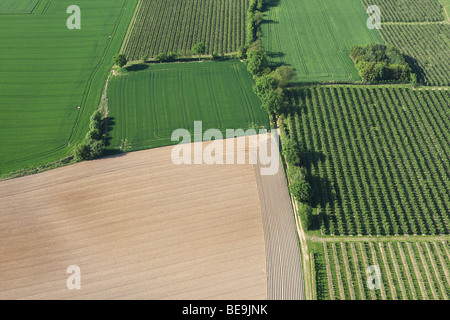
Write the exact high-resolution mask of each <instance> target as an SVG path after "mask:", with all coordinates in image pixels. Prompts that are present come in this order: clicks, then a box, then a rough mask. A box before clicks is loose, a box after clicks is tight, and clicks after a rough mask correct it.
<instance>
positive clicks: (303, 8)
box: [262, 0, 383, 82]
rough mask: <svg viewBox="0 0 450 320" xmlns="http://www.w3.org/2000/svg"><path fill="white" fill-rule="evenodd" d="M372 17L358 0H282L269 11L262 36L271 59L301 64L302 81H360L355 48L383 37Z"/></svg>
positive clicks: (299, 68) (295, 66)
mask: <svg viewBox="0 0 450 320" xmlns="http://www.w3.org/2000/svg"><path fill="white" fill-rule="evenodd" d="M367 19H368V15H367V14H366V12H365V9H364V7H363V6H362V4H361V2H360V1H359V0H339V1H335V0H314V1H309V0H282V1H280V2H279V4H278V5H277V6H274V7H271V8H270V9H269V11H268V12H267V13H266V16H265V21H264V22H263V25H262V32H263V37H262V40H263V44H264V46H265V48H266V50H267V52H268V54H269V56H270V57H271V60H272V61H273V62H274V63H281V64H283V63H286V64H290V65H292V66H293V67H294V68H296V70H297V80H298V81H300V82H326V81H357V80H360V77H359V75H358V73H357V71H356V69H355V68H354V66H353V62H352V60H351V59H350V57H349V54H350V48H351V47H352V46H353V45H362V44H367V43H370V42H379V43H382V42H383V41H382V39H381V37H380V36H379V34H378V33H377V30H375V29H373V30H370V29H368V28H367V26H366V21H367Z"/></svg>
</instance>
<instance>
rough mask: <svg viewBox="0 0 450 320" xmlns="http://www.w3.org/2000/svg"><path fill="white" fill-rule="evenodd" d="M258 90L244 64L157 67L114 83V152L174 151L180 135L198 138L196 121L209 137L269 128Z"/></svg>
mask: <svg viewBox="0 0 450 320" xmlns="http://www.w3.org/2000/svg"><path fill="white" fill-rule="evenodd" d="M252 85H253V80H252V78H251V76H250V74H249V73H248V72H247V70H246V67H245V65H244V64H243V63H240V62H203V63H198V62H193V63H183V64H181V63H173V64H160V65H151V66H150V67H149V68H148V69H147V70H144V71H137V72H128V73H127V74H126V75H123V76H116V77H113V78H112V79H111V81H110V83H109V86H108V100H109V116H111V117H112V118H113V119H112V120H113V121H114V125H113V126H112V131H111V135H112V140H111V147H114V148H115V147H122V149H123V148H124V147H125V150H136V149H142V148H150V147H159V146H164V145H170V144H173V143H174V142H171V141H170V138H171V135H172V132H173V131H174V130H175V129H179V128H182V129H187V130H189V131H190V132H191V133H192V134H193V132H194V131H193V129H194V121H203V131H205V130H207V129H213V128H217V129H220V130H222V131H224V130H225V129H239V128H242V129H244V130H245V129H247V128H249V127H252V125H256V126H258V127H260V126H264V127H268V125H269V123H268V121H269V119H268V116H267V113H266V112H265V111H263V110H262V109H261V107H260V105H261V102H260V101H259V99H258V98H257V96H256V95H255V94H254V93H253V91H252Z"/></svg>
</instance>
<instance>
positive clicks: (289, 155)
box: [283, 138, 304, 180]
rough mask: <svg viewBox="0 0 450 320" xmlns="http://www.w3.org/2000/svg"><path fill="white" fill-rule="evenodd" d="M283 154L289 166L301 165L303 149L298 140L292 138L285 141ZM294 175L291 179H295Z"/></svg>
mask: <svg viewBox="0 0 450 320" xmlns="http://www.w3.org/2000/svg"><path fill="white" fill-rule="evenodd" d="M283 155H284V156H285V157H286V161H287V163H288V164H289V166H297V167H298V166H300V164H301V159H300V157H301V150H300V145H299V143H298V142H297V140H294V139H293V138H290V139H287V140H286V141H284V142H283ZM298 174H303V175H304V172H299V173H298ZM293 177H294V176H292V177H291V180H293Z"/></svg>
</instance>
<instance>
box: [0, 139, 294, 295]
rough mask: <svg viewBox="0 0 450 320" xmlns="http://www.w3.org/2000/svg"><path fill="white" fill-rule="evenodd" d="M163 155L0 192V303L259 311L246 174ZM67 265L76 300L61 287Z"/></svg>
mask: <svg viewBox="0 0 450 320" xmlns="http://www.w3.org/2000/svg"><path fill="white" fill-rule="evenodd" d="M205 144H207V143H205ZM171 152H172V147H166V148H157V149H152V150H146V151H140V152H133V153H127V154H123V155H121V156H119V157H117V156H116V157H112V158H105V159H101V160H96V161H89V162H83V163H78V164H75V165H73V166H68V167H64V168H58V169H55V170H52V171H48V172H44V173H42V174H38V175H33V176H28V177H23V178H19V179H14V180H10V181H3V182H0V238H1V243H2V246H1V254H0V299H187V300H189V299H200V300H201V299H238V300H240V299H255V300H260V299H267V290H268V287H267V272H266V252H265V242H264V232H263V221H262V217H261V207H260V201H259V196H258V185H257V181H256V177H255V171H254V168H253V166H252V165H250V164H248V165H237V164H236V165H192V166H189V165H182V166H179V165H175V164H173V163H172V161H171ZM118 182H119V183H118ZM266 201H268V202H269V199H267V200H266ZM274 206H275V204H274ZM293 236H294V238H295V233H294V234H293ZM295 243H296V242H294V244H295ZM70 265H77V266H79V267H80V269H81V290H68V289H67V287H66V281H67V278H68V276H69V275H68V274H67V273H66V270H67V268H68V267H69V266H70Z"/></svg>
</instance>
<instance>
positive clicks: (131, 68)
mask: <svg viewBox="0 0 450 320" xmlns="http://www.w3.org/2000/svg"><path fill="white" fill-rule="evenodd" d="M146 69H148V65H146V64H134V65H132V66H129V67H126V68H125V70H126V71H142V70H146Z"/></svg>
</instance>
